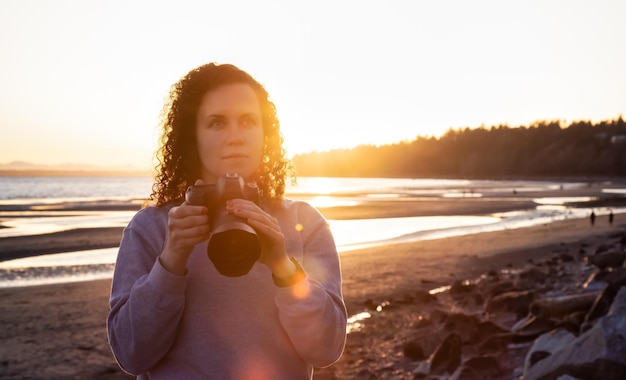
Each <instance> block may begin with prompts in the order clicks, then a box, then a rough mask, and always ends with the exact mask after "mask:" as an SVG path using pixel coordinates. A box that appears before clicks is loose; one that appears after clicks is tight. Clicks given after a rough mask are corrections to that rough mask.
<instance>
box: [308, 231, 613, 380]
mask: <svg viewBox="0 0 626 380" xmlns="http://www.w3.org/2000/svg"><path fill="white" fill-rule="evenodd" d="M625 247H626V232H615V233H613V234H611V235H609V236H605V237H603V238H601V239H598V238H597V237H596V238H595V239H594V238H588V239H584V240H582V241H579V242H575V243H569V244H567V243H562V244H560V246H558V247H555V248H553V249H552V251H551V252H549V253H547V254H546V255H545V256H546V257H545V258H543V259H539V260H537V259H528V261H527V262H526V264H525V265H523V266H521V267H513V266H512V265H505V267H503V268H501V269H500V270H490V271H489V272H487V273H483V274H482V275H481V276H479V277H478V278H466V279H457V280H455V281H453V282H451V283H450V284H449V285H448V286H443V285H442V284H434V283H429V282H428V281H421V282H420V283H421V286H419V287H418V288H417V289H415V290H414V291H413V292H405V293H404V294H403V295H398V294H396V296H395V298H391V299H389V300H372V299H368V300H365V301H363V303H362V310H363V311H362V312H361V313H359V314H357V316H360V317H359V318H356V319H357V320H356V321H352V322H353V324H352V329H353V331H351V332H350V334H349V335H348V344H347V346H346V350H345V352H344V356H343V357H342V359H341V360H340V361H339V362H338V363H337V364H335V365H334V366H332V367H330V368H324V369H318V370H317V371H316V373H315V377H314V378H315V379H316V380H330V379H481V380H485V379H494V380H498V379H520V378H523V379H557V378H567V379H605V380H606V379H624V378H626V267H625V266H624V259H625V257H626V253H625ZM433 287H434V288H433ZM428 289H430V290H428ZM620 289H621V290H620ZM614 300H615V301H614ZM564 375H569V376H570V377H559V376H564Z"/></svg>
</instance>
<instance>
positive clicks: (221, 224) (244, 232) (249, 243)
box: [185, 173, 261, 277]
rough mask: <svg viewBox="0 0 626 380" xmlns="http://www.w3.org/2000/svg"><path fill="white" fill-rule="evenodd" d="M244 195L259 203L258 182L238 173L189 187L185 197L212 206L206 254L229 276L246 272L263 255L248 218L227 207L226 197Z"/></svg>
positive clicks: (219, 270)
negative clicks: (248, 181)
mask: <svg viewBox="0 0 626 380" xmlns="http://www.w3.org/2000/svg"><path fill="white" fill-rule="evenodd" d="M235 198H241V199H247V200H250V201H253V202H254V203H256V204H258V203H259V198H260V196H259V189H258V187H257V185H256V183H246V182H245V181H244V180H243V178H241V177H240V176H239V175H238V174H236V173H235V174H226V175H225V176H223V177H220V178H218V180H217V183H216V184H215V185H194V186H190V187H189V188H187V191H186V193H185V200H186V201H187V203H188V204H190V205H194V206H205V207H207V208H208V210H209V221H210V223H211V237H210V238H209V242H208V245H207V254H208V256H209V259H210V260H211V262H213V265H214V266H215V269H217V271H218V272H219V273H221V274H222V275H224V276H228V277H239V276H243V275H245V274H247V273H248V272H249V271H250V269H252V266H253V265H254V263H255V262H256V261H257V260H258V259H259V256H260V255H261V241H260V240H259V237H258V235H257V234H256V232H255V231H254V229H253V228H252V227H250V226H249V225H248V224H247V223H246V221H245V220H244V219H242V218H239V217H237V216H235V215H233V214H231V213H229V212H228V211H226V201H228V200H230V199H235Z"/></svg>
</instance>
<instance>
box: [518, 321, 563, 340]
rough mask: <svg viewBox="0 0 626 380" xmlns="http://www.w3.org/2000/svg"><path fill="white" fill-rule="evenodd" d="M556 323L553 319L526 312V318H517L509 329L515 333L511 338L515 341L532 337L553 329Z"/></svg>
mask: <svg viewBox="0 0 626 380" xmlns="http://www.w3.org/2000/svg"><path fill="white" fill-rule="evenodd" d="M555 326H556V323H555V322H554V321H553V320H550V319H548V318H544V317H541V316H537V315H532V314H528V316H526V318H523V319H521V320H519V321H518V322H517V323H516V324H515V325H513V327H512V328H511V331H512V332H514V333H515V336H514V337H513V340H514V341H515V342H517V343H521V342H526V341H528V340H529V339H534V338H536V337H538V336H539V335H541V334H545V333H546V332H548V331H550V330H552V329H554V327H555Z"/></svg>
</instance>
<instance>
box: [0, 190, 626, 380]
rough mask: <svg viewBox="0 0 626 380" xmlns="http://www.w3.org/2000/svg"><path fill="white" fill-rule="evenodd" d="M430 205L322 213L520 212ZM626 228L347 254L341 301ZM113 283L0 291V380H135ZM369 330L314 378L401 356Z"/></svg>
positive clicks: (73, 239) (115, 232)
mask: <svg viewBox="0 0 626 380" xmlns="http://www.w3.org/2000/svg"><path fill="white" fill-rule="evenodd" d="M621 203H622V204H620V205H623V202H621ZM428 204H430V205H431V206H432V207H437V210H434V209H433V210H429V211H424V208H425V207H426V206H427V204H426V203H424V204H419V202H418V203H410V204H409V203H406V204H403V205H398V204H397V203H396V204H395V206H393V207H391V205H388V206H389V207H379V206H380V205H377V207H367V206H365V207H356V208H355V207H353V208H350V209H339V208H336V209H328V210H326V211H325V212H324V214H325V215H326V216H327V217H328V218H341V217H344V218H349V217H354V215H355V214H358V215H368V217H373V216H374V215H375V216H379V217H380V216H388V217H390V216H398V215H415V214H416V213H420V212H421V213H427V214H430V215H433V213H435V214H437V213H438V214H445V213H446V212H447V213H448V214H481V213H487V212H495V211H504V210H512V209H515V208H516V207H518V206H519V205H518V204H514V202H513V203H511V202H510V201H509V202H505V201H502V202H501V203H498V204H488V203H486V202H478V201H472V200H465V201H458V202H456V203H454V204H447V205H444V206H445V207H446V208H445V210H444V211H442V210H443V209H442V207H444V206H442V205H441V204H437V206H434V205H435V203H433V202H430V203H428ZM420 210H421V211H420ZM446 210H447V211H446ZM625 229H626V214H617V215H616V219H615V222H614V223H613V224H609V223H608V219H607V218H606V217H605V216H601V217H599V218H598V219H597V220H596V223H595V225H594V226H591V225H590V223H589V220H588V219H586V218H581V219H570V220H565V221H560V222H554V223H550V224H547V225H539V226H534V227H527V228H519V229H513V230H506V231H501V232H487V233H480V234H474V235H468V236H459V237H453V238H446V239H438V240H428V241H419V242H412V243H406V244H395V245H388V246H383V247H376V248H368V249H362V250H357V251H349V252H345V253H343V254H342V257H341V265H342V271H343V281H344V282H343V291H344V298H345V301H346V304H347V307H348V312H349V315H354V314H357V313H359V312H362V311H364V310H366V309H367V307H366V305H368V304H382V303H384V302H387V301H389V300H399V299H403V298H404V297H406V295H407V294H411V293H413V292H415V291H417V290H430V289H433V288H436V287H439V286H444V285H450V284H452V283H453V282H454V281H457V280H461V281H462V280H471V279H474V278H476V277H477V276H480V275H481V274H484V273H486V272H488V271H490V270H492V271H499V270H501V269H504V268H511V267H521V266H523V265H524V264H525V263H527V262H528V261H529V260H538V259H545V258H549V257H550V256H551V255H554V254H555V252H562V251H563V249H571V250H577V249H579V247H580V245H581V244H586V245H591V246H593V245H594V244H601V242H602V241H603V239H605V238H606V237H607V236H611V235H614V234H615V233H617V232H622V231H624V230H625ZM77 236H80V239H77ZM120 236H121V229H89V230H81V231H69V232H64V233H56V234H49V235H39V236H31V237H28V238H5V239H0V252H14V253H15V252H17V254H16V255H15V256H28V255H34V254H43V253H54V252H60V251H63V250H71V249H84V247H90V248H93V247H105V246H111V247H115V246H116V245H117V244H118V243H119V238H120ZM80 247H83V248H80ZM9 257H10V255H9ZM4 259H6V257H5V258H4ZM110 284H111V281H110V280H98V281H89V282H79V283H67V284H57V285H46V286H33V287H24V288H4V289H0V325H1V326H2V329H0V339H1V341H2V342H3V343H2V345H1V346H0V360H1V361H0V378H2V379H22V378H31V379H59V378H85V379H115V378H129V376H128V375H125V374H124V373H122V372H121V371H120V370H119V369H118V367H117V365H116V363H115V360H114V358H113V356H112V354H111V351H110V349H109V346H108V343H107V337H106V330H105V319H106V315H107V312H108V308H109V306H108V296H109V289H110ZM380 314H381V315H382V314H384V313H380ZM396 320H400V321H401V320H402V318H400V317H398V318H396ZM362 324H363V326H362V330H361V331H360V332H359V335H360V336H359V338H358V339H353V337H352V334H349V335H348V344H347V347H346V353H345V354H344V356H343V357H342V358H341V359H340V360H339V362H338V363H337V364H335V365H334V366H333V367H331V368H329V369H323V370H320V371H318V372H317V376H316V378H319V379H333V378H337V379H344V378H355V379H356V378H367V377H359V376H357V375H355V374H358V373H360V372H359V370H358V369H359V367H360V366H366V365H368V363H370V364H371V361H377V360H378V361H380V362H385V361H388V360H390V358H393V357H396V358H397V356H398V353H397V349H398V347H397V344H396V345H393V344H388V342H389V341H390V340H393V337H394V336H400V335H402V334H403V332H402V329H408V328H410V326H403V325H402V324H396V325H393V326H392V325H389V324H388V323H387V322H384V319H383V318H378V316H377V315H372V317H371V318H369V319H366V320H364V321H362ZM363 342H367V344H368V347H371V352H369V353H367V352H366V351H367V350H368V349H369V348H368V347H364V346H362V345H363ZM385 342H387V344H385ZM355 345H358V346H359V347H355ZM385 350H389V352H385ZM366 358H367V360H364V359H366ZM397 359H398V360H401V358H397Z"/></svg>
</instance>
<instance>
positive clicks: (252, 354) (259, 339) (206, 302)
mask: <svg viewBox="0 0 626 380" xmlns="http://www.w3.org/2000/svg"><path fill="white" fill-rule="evenodd" d="M171 207H172V206H168V207H163V208H157V207H152V206H151V207H147V208H144V209H142V210H141V211H139V212H138V213H137V214H136V215H135V216H134V218H133V219H132V220H131V222H130V223H129V225H128V226H127V227H126V229H125V230H124V235H123V238H122V242H121V244H120V250H119V254H118V258H117V263H116V265H115V274H114V276H113V285H112V289H111V299H110V305H111V310H110V312H109V315H108V318H107V328H108V333H109V342H110V344H111V348H112V350H113V353H114V355H115V357H116V359H117V361H118V363H119V365H120V367H121V368H122V369H124V370H125V371H127V372H128V373H131V374H135V375H138V376H139V379H220V380H226V379H237V380H239V379H244V380H245V379H271V380H277V379H289V380H297V379H311V378H312V374H313V367H315V366H317V367H325V366H328V365H331V364H332V363H334V362H335V361H336V360H338V358H339V357H340V356H341V353H342V350H343V347H344V344H345V339H346V309H345V305H344V303H343V299H342V293H341V272H340V267H339V258H338V255H337V249H336V247H335V243H334V240H333V237H332V235H331V232H330V229H329V227H328V224H327V222H326V220H325V219H324V218H323V216H322V215H321V214H320V213H319V212H318V211H317V210H316V209H314V208H313V207H311V206H310V205H308V204H307V203H304V202H298V201H291V200H283V201H282V202H276V203H275V204H274V205H273V206H271V207H266V210H267V211H268V212H269V213H270V214H271V215H273V216H274V217H276V218H277V219H278V220H279V223H280V227H281V229H282V232H283V234H284V235H285V244H286V248H287V254H288V255H289V256H293V257H295V258H296V259H297V260H298V261H299V262H300V263H301V264H302V266H303V267H304V270H305V272H306V274H307V278H306V279H305V280H302V281H301V282H300V283H298V284H296V285H294V286H291V287H286V288H279V287H276V286H275V285H274V283H273V281H272V276H271V272H270V270H269V269H268V268H267V267H266V266H265V265H262V264H259V263H256V264H255V265H254V267H253V268H252V270H250V272H249V273H248V274H247V275H245V276H242V277H225V276H222V275H220V274H219V273H218V272H217V271H216V270H215V268H214V266H213V264H212V263H211V261H210V260H209V259H208V257H207V254H206V246H207V244H206V242H204V243H202V244H198V245H196V247H195V248H194V250H193V252H192V253H191V255H190V257H189V261H188V263H187V274H186V275H185V276H177V275H174V274H172V273H170V272H168V271H167V270H165V269H164V268H163V267H162V266H161V264H160V262H159V260H158V257H159V255H160V254H161V252H162V251H163V248H164V244H165V239H166V236H167V219H168V218H167V213H168V211H169V209H170V208H171Z"/></svg>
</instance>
